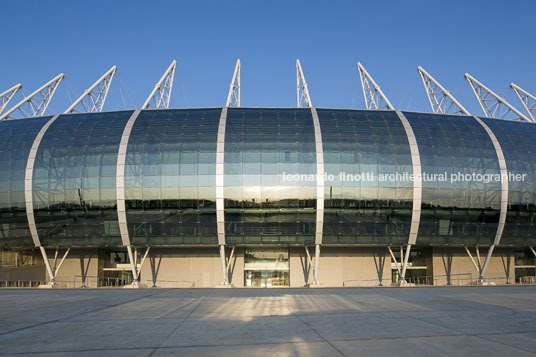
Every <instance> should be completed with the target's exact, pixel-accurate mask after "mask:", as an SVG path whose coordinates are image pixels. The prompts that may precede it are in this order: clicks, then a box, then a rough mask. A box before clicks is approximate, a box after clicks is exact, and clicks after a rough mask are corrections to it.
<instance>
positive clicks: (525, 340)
mask: <svg viewBox="0 0 536 357" xmlns="http://www.w3.org/2000/svg"><path fill="white" fill-rule="evenodd" d="M0 346H1V347H0V354H26V353H28V354H32V353H40V354H41V355H47V354H48V355H51V356H61V355H63V354H62V352H63V353H64V354H65V355H72V354H77V355H99V356H103V355H110V356H112V355H113V356H120V355H125V356H138V355H139V356H148V355H154V356H160V355H167V354H178V355H203V356H206V355H222V354H230V355H233V356H251V355H304V356H310V355H319V356H341V355H347V356H355V355H358V354H359V355H381V356H384V355H396V356H416V355H441V354H447V355H472V356H480V355H485V356H494V355H497V356H504V355H512V356H513V355H516V356H523V355H534V354H535V353H536V287H535V286H509V287H507V286H501V287H460V288H457V287H428V288H371V289H368V288H361V289H354V288H348V289H183V290H179V289H176V290H166V289H139V290H134V289H98V290H97V289H76V290H74V289H72V290H64V289H0Z"/></svg>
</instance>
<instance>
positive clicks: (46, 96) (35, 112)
mask: <svg viewBox="0 0 536 357" xmlns="http://www.w3.org/2000/svg"><path fill="white" fill-rule="evenodd" d="M64 77H65V76H64V75H63V73H60V74H58V75H57V76H56V77H54V78H52V79H51V80H50V81H48V82H47V83H45V84H43V85H42V86H41V87H39V88H38V89H37V90H35V91H34V92H33V93H32V94H30V95H29V96H27V97H26V98H24V99H23V100H21V101H20V102H19V103H17V104H16V105H15V106H14V107H12V108H11V109H10V110H8V111H7V112H6V113H5V114H4V115H2V116H0V120H4V119H11V118H13V116H12V114H13V113H14V112H15V111H17V110H18V111H19V112H20V114H22V117H26V118H31V117H38V116H42V115H44V114H45V112H46V110H47V108H48V104H49V103H50V100H51V99H52V97H53V96H54V93H55V92H56V88H58V85H59V84H60V82H61V81H62V80H63V78H64ZM24 104H27V108H28V110H27V111H25V110H23V109H22V108H23V105H24Z"/></svg>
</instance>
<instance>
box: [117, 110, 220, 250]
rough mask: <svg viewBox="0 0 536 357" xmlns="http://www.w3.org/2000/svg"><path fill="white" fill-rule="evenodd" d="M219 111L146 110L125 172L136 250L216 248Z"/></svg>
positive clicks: (138, 121)
mask: <svg viewBox="0 0 536 357" xmlns="http://www.w3.org/2000/svg"><path fill="white" fill-rule="evenodd" d="M220 114H221V108H217V109H198V110H195V109H192V110H150V111H143V112H142V113H141V114H140V115H139V116H138V118H137V119H136V121H135V123H134V127H133V128H132V132H131V134H130V140H129V143H128V149H127V156H126V168H125V203H126V208H127V222H128V231H129V234H130V242H131V243H132V244H134V245H148V244H151V245H168V244H212V245H214V244H217V242H218V232H217V227H216V142H217V136H218V125H219V120H220Z"/></svg>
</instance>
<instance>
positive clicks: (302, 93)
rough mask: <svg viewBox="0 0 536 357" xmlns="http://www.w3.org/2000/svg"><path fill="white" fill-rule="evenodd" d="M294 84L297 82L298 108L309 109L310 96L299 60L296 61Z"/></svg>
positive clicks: (311, 104)
mask: <svg viewBox="0 0 536 357" xmlns="http://www.w3.org/2000/svg"><path fill="white" fill-rule="evenodd" d="M296 82H297V95H298V108H306V107H308V108H311V107H312V106H313V103H311V96H310V95H309V88H307V82H306V81H305V76H304V75H303V71H302V68H301V64H300V60H299V59H297V60H296Z"/></svg>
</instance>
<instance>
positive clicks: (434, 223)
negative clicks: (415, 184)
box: [404, 113, 501, 245]
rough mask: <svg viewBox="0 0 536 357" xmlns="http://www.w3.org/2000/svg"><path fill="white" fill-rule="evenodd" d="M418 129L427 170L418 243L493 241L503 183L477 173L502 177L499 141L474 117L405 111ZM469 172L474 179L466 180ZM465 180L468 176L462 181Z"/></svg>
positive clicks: (417, 135)
mask: <svg viewBox="0 0 536 357" xmlns="http://www.w3.org/2000/svg"><path fill="white" fill-rule="evenodd" d="M404 114H405V116H406V118H407V119H408V121H409V122H410V124H411V127H412V128H413V132H414V133H415V137H416V139H417V144H418V146H419V152H420V156H421V165H422V171H423V174H424V173H426V174H428V175H433V174H442V175H445V177H446V180H445V181H441V180H438V179H436V180H426V179H424V180H423V186H422V187H423V189H422V206H421V207H422V212H421V223H420V226H419V233H418V237H417V243H418V244H466V245H468V244H490V243H491V242H493V239H494V238H495V234H496V232H497V225H498V222H499V214H500V200H501V195H500V193H501V183H500V181H493V182H488V183H486V182H485V181H484V180H483V179H482V180H478V177H477V176H475V179H473V174H474V175H484V174H489V175H499V174H500V170H499V163H498V159H497V153H496V151H495V148H494V147H493V143H492V141H491V139H490V137H489V135H488V134H487V133H486V131H485V129H484V128H483V127H482V125H480V124H479V123H478V122H477V121H476V120H475V119H474V118H472V117H464V116H458V115H434V114H422V113H404ZM466 175H470V176H471V179H470V180H466V177H467V176H466ZM453 177H455V178H460V180H455V181H452V178H453ZM462 178H463V179H462Z"/></svg>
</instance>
